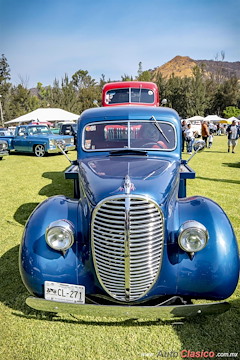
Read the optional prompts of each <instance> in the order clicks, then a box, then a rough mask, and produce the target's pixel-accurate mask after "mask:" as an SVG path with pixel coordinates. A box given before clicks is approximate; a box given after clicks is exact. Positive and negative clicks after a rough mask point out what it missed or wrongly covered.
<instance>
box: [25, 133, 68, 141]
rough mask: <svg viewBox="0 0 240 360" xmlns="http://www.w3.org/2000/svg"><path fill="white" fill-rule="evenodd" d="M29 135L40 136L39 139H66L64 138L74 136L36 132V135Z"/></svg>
mask: <svg viewBox="0 0 240 360" xmlns="http://www.w3.org/2000/svg"><path fill="white" fill-rule="evenodd" d="M29 137H32V138H36V137H37V138H38V139H54V140H62V139H63V140H64V139H69V138H72V137H73V136H69V135H56V134H43V135H41V134H35V135H29Z"/></svg>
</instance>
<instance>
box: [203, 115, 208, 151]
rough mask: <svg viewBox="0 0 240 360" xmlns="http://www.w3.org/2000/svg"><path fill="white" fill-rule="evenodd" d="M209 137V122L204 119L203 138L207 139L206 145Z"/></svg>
mask: <svg viewBox="0 0 240 360" xmlns="http://www.w3.org/2000/svg"><path fill="white" fill-rule="evenodd" d="M208 137H209V130H208V126H207V122H206V121H203V123H202V139H203V140H204V141H205V145H206V146H207V139H208Z"/></svg>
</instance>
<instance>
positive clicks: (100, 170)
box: [79, 156, 180, 206]
mask: <svg viewBox="0 0 240 360" xmlns="http://www.w3.org/2000/svg"><path fill="white" fill-rule="evenodd" d="M179 166H180V162H179V161H176V159H174V160H169V159H166V158H164V159H161V158H160V159H159V158H148V157H137V156H120V157H115V156H114V157H111V156H109V157H104V158H101V159H99V157H98V158H97V157H96V158H88V159H84V160H83V161H81V162H80V163H79V170H80V176H81V180H82V183H83V186H84V190H85V191H86V194H87V196H88V198H89V200H90V201H91V203H92V204H93V206H95V205H96V204H97V203H98V202H99V201H101V200H102V199H104V198H106V197H108V196H113V195H118V194H124V193H125V188H124V183H125V179H126V177H127V178H128V179H129V180H130V193H131V194H135V195H147V196H149V197H150V198H152V199H154V200H155V201H156V202H158V203H159V204H163V203H164V202H165V200H166V198H167V197H168V195H169V194H171V193H172V191H171V190H172V189H173V188H175V185H176V182H177V181H178V179H179V177H178V174H179Z"/></svg>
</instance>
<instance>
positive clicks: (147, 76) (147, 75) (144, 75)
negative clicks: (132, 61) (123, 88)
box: [136, 62, 152, 81]
mask: <svg viewBox="0 0 240 360" xmlns="http://www.w3.org/2000/svg"><path fill="white" fill-rule="evenodd" d="M136 80H138V81H152V74H151V72H150V71H148V70H145V71H143V69H142V62H140V63H139V64H138V76H137V77H136Z"/></svg>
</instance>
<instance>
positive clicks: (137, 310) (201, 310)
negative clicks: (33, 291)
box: [26, 296, 230, 319]
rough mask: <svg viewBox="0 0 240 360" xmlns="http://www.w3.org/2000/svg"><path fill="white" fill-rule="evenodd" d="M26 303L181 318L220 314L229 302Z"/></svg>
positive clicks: (37, 300) (100, 313)
mask: <svg viewBox="0 0 240 360" xmlns="http://www.w3.org/2000/svg"><path fill="white" fill-rule="evenodd" d="M26 303H27V305H28V306H30V307H31V308H33V309H35V310H41V311H50V312H55V313H58V312H59V313H67V314H76V315H83V316H95V317H113V318H134V319H136V318H141V319H171V318H175V317H180V318H182V317H189V316H197V315H211V314H221V313H224V312H226V311H228V310H229V309H230V304H229V303H227V302H216V303H208V304H191V305H176V306H123V305H95V304H84V305H79V304H70V303H63V302H56V301H50V300H45V299H42V298H35V297H32V296H30V297H28V298H27V299H26Z"/></svg>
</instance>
